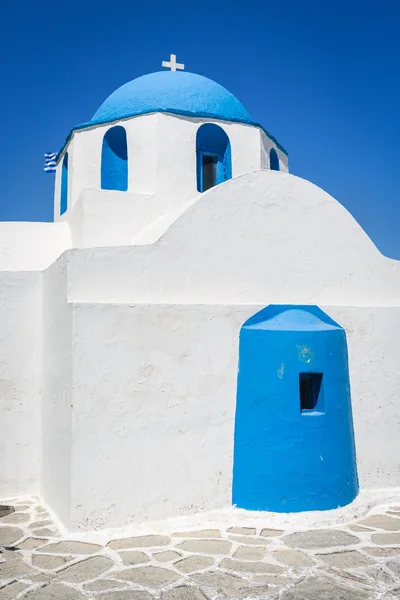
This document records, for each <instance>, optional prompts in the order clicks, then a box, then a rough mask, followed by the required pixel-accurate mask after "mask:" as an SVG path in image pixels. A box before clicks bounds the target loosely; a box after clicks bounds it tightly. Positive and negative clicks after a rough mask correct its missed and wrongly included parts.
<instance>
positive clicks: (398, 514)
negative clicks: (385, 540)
mask: <svg viewBox="0 0 400 600" xmlns="http://www.w3.org/2000/svg"><path fill="white" fill-rule="evenodd" d="M387 514H388V515H394V516H395V517H400V510H388V511H387Z"/></svg>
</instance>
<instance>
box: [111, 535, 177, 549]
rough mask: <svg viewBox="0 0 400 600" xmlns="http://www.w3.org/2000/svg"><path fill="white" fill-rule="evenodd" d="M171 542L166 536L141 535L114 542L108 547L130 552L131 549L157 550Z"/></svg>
mask: <svg viewBox="0 0 400 600" xmlns="http://www.w3.org/2000/svg"><path fill="white" fill-rule="evenodd" d="M170 542H171V540H170V538H169V537H167V536H165V535H141V536H137V537H131V538H124V539H122V540H112V541H111V542H109V543H108V544H107V545H108V547H109V548H112V549H113V550H128V549H129V548H155V547H157V546H167V545H168V544H169V543H170Z"/></svg>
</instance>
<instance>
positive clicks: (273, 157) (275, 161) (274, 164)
mask: <svg viewBox="0 0 400 600" xmlns="http://www.w3.org/2000/svg"><path fill="white" fill-rule="evenodd" d="M269 168H270V169H271V170H272V171H279V158H278V154H277V152H276V150H275V148H271V150H270V151H269Z"/></svg>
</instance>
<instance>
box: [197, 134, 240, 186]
mask: <svg viewBox="0 0 400 600" xmlns="http://www.w3.org/2000/svg"><path fill="white" fill-rule="evenodd" d="M196 159H197V190H198V191H199V192H205V191H207V190H209V189H210V188H212V187H214V186H215V185H218V184H219V183H223V182H224V181H227V180H228V179H232V158H231V144H230V141H229V138H228V136H227V134H226V133H225V131H224V130H223V129H222V127H219V126H218V125H214V124H213V123H205V124H204V125H201V127H199V129H198V130H197V135H196Z"/></svg>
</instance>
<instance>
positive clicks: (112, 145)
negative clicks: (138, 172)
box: [101, 126, 128, 192]
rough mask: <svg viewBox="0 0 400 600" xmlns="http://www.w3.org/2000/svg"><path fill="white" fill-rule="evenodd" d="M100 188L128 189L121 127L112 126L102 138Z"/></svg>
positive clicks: (124, 146)
mask: <svg viewBox="0 0 400 600" xmlns="http://www.w3.org/2000/svg"><path fill="white" fill-rule="evenodd" d="M101 188H102V189H103V190H120V191H121V192H126V190H127V189H128V149H127V145H126V131H125V129H124V128H123V127H120V126H118V127H112V128H111V129H109V130H108V131H107V133H106V134H105V136H104V138H103V148H102V152H101Z"/></svg>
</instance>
